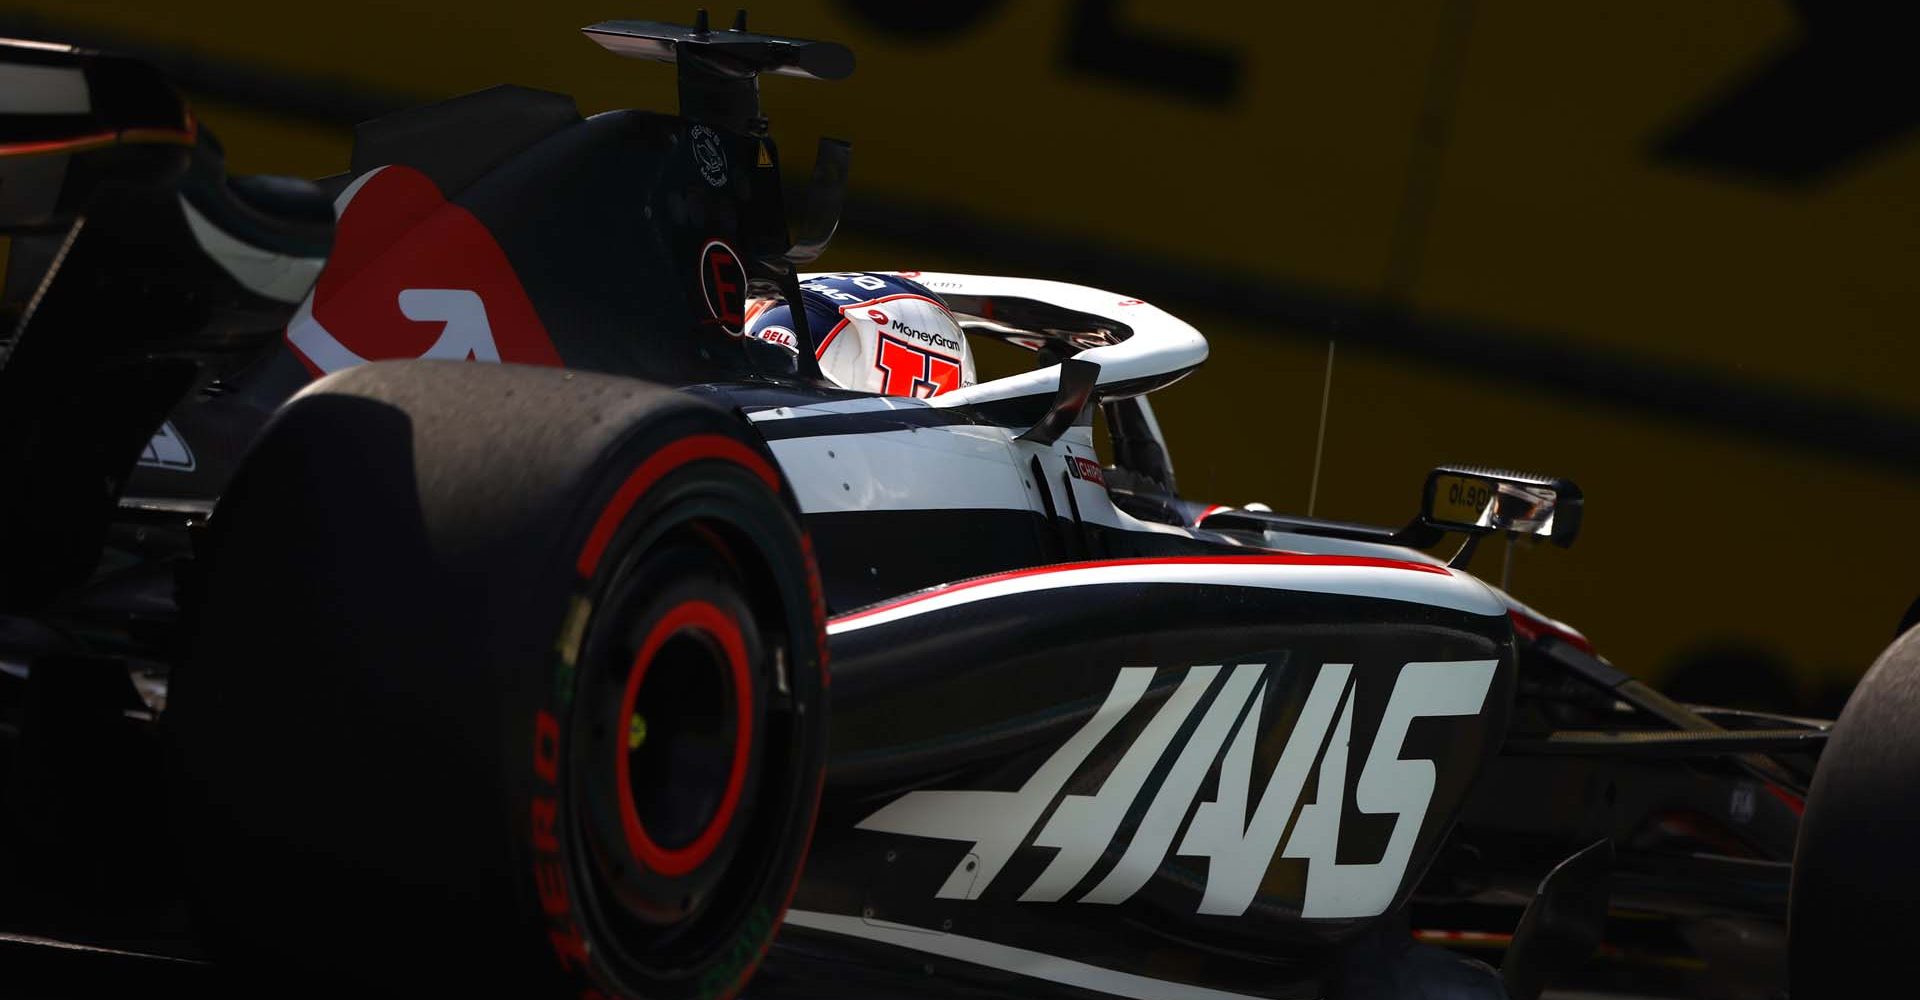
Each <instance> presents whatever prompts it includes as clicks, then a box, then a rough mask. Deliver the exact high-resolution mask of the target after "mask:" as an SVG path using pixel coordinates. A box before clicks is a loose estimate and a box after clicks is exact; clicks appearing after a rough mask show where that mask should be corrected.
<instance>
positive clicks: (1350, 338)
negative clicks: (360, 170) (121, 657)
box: [0, 16, 1920, 474]
mask: <svg viewBox="0 0 1920 1000" xmlns="http://www.w3.org/2000/svg"><path fill="white" fill-rule="evenodd" d="M0 34H4V35H10V36H14V37H26V38H44V39H52V40H60V41H68V42H74V43H77V44H82V45H91V46H96V47H100V48H111V49H115V50H117V51H120V52H124V53H127V54H129V55H134V56H139V57H142V58H145V59H148V60H150V61H152V62H153V63H155V64H156V65H157V66H159V67H160V68H161V69H162V70H163V71H165V72H166V73H167V74H168V75H169V76H171V77H172V78H173V79H175V80H176V81H178V82H179V83H180V85H181V87H182V89H184V90H187V91H189V92H190V93H192V94H197V95H201V96H205V97H208V98H212V99H215V100H219V101H222V102H225V103H229V104H232V105H234V106H236V107H241V108H249V109H253V110H261V111H271V112H273V113H275V114H277V115H279V116H280V117H283V118H293V119H298V120H302V121H305V122H308V123H311V124H315V125H321V126H327V127H332V128H341V129H348V128H351V127H352V126H353V125H355V124H358V123H359V122H361V121H364V120H366V119H368V118H372V117H377V116H378V115H380V114H384V113H386V112H388V111H392V110H395V109H398V108H402V107H408V106H411V105H414V104H421V103H426V102H427V101H429V100H432V99H433V98H431V97H420V96H412V95H399V94H392V93H382V92H376V91H371V90H365V89H361V88H358V87H356V86H354V85H349V84H342V83H339V82H338V81H332V80H322V79H313V78H307V77H302V76H296V75H291V74H286V73H282V72H280V71H276V70H268V69H264V68H261V67H259V66H257V65H252V64H241V63H237V62H230V61H226V60H220V59H214V58H210V57H205V56H202V55H199V54H196V53H192V52H186V51H181V50H174V49H168V48H164V47H158V46H153V45H149V44H143V43H140V42H137V41H134V40H130V39H124V38H111V37H105V36H101V35H98V34H88V33H84V32H79V31H69V30H66V29H63V28H61V27H59V26H56V25H53V24H51V23H49V22H46V21H43V20H40V19H35V18H23V17H19V16H0ZM796 203H799V202H796ZM842 227H843V228H842V231H843V232H859V233H860V234H861V235H862V237H863V238H868V239H874V240H877V241H880V242H885V243H894V244H897V245H899V246H901V247H903V248H917V247H921V246H925V245H926V244H927V243H928V242H929V241H930V240H933V239H938V241H939V242H940V244H941V249H942V251H943V252H944V253H949V254H953V255H956V256H965V257H972V258H975V259H977V260H979V261H980V262H981V264H980V265H979V266H981V267H983V268H986V269H990V270H993V271H996V272H999V273H1007V274H1020V275H1024V276H1030V277H1046V278H1058V279H1063V280H1070V281H1077V282H1081V283H1086V284H1092V285H1099V286H1103V287H1107V288H1111V289H1114V290H1116V291H1121V292H1125V293H1127V294H1133V295H1139V296H1141V297H1143V298H1146V299H1148V300H1150V301H1153V302H1155V303H1157V304H1160V305H1162V306H1166V307H1169V308H1172V309H1175V310H1176V311H1185V312H1191V313H1195V314H1200V315H1213V316H1232V317H1235V318H1237V319H1238V320H1239V321H1241V322H1250V323H1255V324H1259V325H1261V326H1264V327H1268V328H1270V329H1273V330H1275V331H1276V333H1278V334H1280V335H1293V336H1299V337H1302V338H1304V339H1307V340H1310V341H1312V342H1314V343H1318V342H1321V341H1324V340H1327V339H1329V338H1333V339H1337V340H1338V341H1339V342H1340V343H1341V345H1342V346H1345V347H1349V348H1356V349H1360V350H1364V351H1371V352H1374V353H1377V354H1384V355H1389V356H1392V357H1395V358H1397V359H1400V360H1403V361H1405V362H1407V363H1410V364H1417V365H1426V366H1431V367H1433V368H1435V369H1439V370H1444V371H1447V372H1448V373H1450V374H1453V375H1459V376H1468V377H1475V378H1482V379H1486V380H1489V381H1495V382H1500V383H1503V384H1504V385H1505V386H1506V387H1509V388H1515V389H1531V390H1532V391H1535V392H1539V393H1545V394H1548V395H1553V396H1560V397H1565V398H1566V399H1568V400H1569V401H1578V402H1583V403H1596V404H1600V405H1604V406H1610V407H1613V408H1616V409H1619V410H1623V411H1628V412H1632V413H1634V414H1636V415H1641V416H1651V417H1656V418H1661V419H1666V420H1672V421H1675V422H1679V423H1686V424H1692V425H1696V426H1701V427H1706V428H1709V429H1712V430H1716V431H1720V432H1722V433H1726V434H1729V435H1731V436H1736V437H1744V438H1748V439H1751V440H1755V441H1759V442H1764V443H1768V444H1772V445H1779V446H1787V447H1794V448H1801V449H1805V450H1807V451H1812V452H1816V453H1819V454H1820V455H1822V456H1825V457H1829V458H1839V459H1845V460H1850V461H1854V462H1858V463H1861V464H1865V465H1871V466H1877V467H1880V468H1883V469H1887V470H1890V471H1897V472H1901V473H1906V474H1914V473H1916V472H1920V415H1915V414H1909V413H1904V412H1899V411H1895V410H1890V409H1887V408H1884V407H1879V406H1875V405H1873V404H1870V403H1865V402H1861V401H1857V400H1853V399H1848V398H1845V397H1841V396H1835V395H1827V394H1819V393H1810V392H1806V391H1804V390H1798V389H1794V388H1790V387H1785V386H1778V385H1765V384H1759V383H1754V382H1749V381H1746V380H1742V379H1737V378H1733V377H1730V376H1728V375H1724V374H1721V373H1718V372H1714V371H1709V370H1704V369H1698V368H1690V367H1684V366H1679V365H1674V364H1671V363H1668V362H1664V361H1661V360H1658V359H1653V358H1647V357H1644V356H1638V355H1635V354H1631V353H1628V352H1622V351H1614V350H1608V349H1604V348H1598V347H1593V346H1589V345H1583V344H1578V343H1575V342H1573V339H1572V338H1570V337H1568V336H1566V335H1564V334H1561V333H1559V332H1557V331H1553V330H1547V329H1523V328H1519V327H1513V326H1502V325H1497V324H1489V323H1483V322H1478V321H1473V320H1466V319H1456V318H1450V317H1436V316H1427V315H1420V314H1416V313H1413V312H1411V311H1410V310H1408V309H1407V308H1405V307H1403V306H1400V305H1396V304H1394V303H1392V302H1391V301H1388V300H1386V299H1382V298H1373V297H1359V296H1351V295H1343V294H1340V293H1337V292H1330V291H1327V290H1324V289H1316V288H1308V287H1305V286H1299V285H1290V284H1288V283H1286V282H1285V281H1284V280H1281V279H1276V278H1273V277H1270V276H1266V275H1259V274H1254V273H1250V272H1232V271H1228V270H1225V269H1222V268H1217V267H1202V266H1199V265H1195V264H1189V263H1182V262H1178V261H1168V260H1153V259H1147V258H1144V257H1141V256H1137V255H1134V254H1131V253H1123V252H1120V251H1116V250H1113V249H1110V248H1108V247H1105V246H1103V245H1101V244H1099V243H1097V242H1095V241H1090V240H1079V239H1074V238H1071V237H1062V236H1058V235H1054V234H1049V233H1044V232H1032V231H1027V230H1023V229H1021V228H1019V227H1018V226H1013V225H1008V224H1005V223H1001V222H994V221H987V220H983V219H981V218H979V217H978V216H977V215H975V214H972V213H969V212H965V211H962V210H957V209H951V208H945V207H939V206H933V205H928V204H924V203H918V202H903V201H895V200H891V199H888V198H885V197H882V196H877V195H872V194H867V193H862V192H858V191H855V192H853V193H851V194H849V196H848V199H847V206H846V211H845V213H844V217H843V220H842ZM935 234H937V235H935Z"/></svg>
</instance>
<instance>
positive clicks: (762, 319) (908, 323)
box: [746, 272, 975, 399]
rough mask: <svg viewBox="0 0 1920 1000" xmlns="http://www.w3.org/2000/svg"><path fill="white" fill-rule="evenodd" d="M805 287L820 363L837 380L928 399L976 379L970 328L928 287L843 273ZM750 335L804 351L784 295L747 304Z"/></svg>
mask: <svg viewBox="0 0 1920 1000" xmlns="http://www.w3.org/2000/svg"><path fill="white" fill-rule="evenodd" d="M800 294H801V298H802V300H803V301H804V303H805V308H806V310H807V328H808V330H809V331H810V332H811V333H812V335H813V340H814V354H815V356H816V357H817V358H818V359H819V361H820V370H821V372H823V373H824V374H825V375H826V376H827V378H829V379H831V380H833V382H834V383H835V384H836V385H839V386H841V387H842V388H846V389H854V390H858V391H861V392H875V393H882V394H885V395H889V396H918V397H921V398H923V399H924V398H928V397H932V396H937V395H939V394H940V393H943V392H951V391H953V390H955V389H958V388H960V387H961V386H965V385H972V384H973V383H974V380H975V376H974V369H973V352H972V350H971V349H969V348H968V346H967V338H966V334H964V333H962V332H961V330H960V324H959V323H957V322H955V321H954V318H953V313H952V311H950V310H949V309H948V308H947V304H946V303H945V302H942V301H941V300H940V297H939V296H938V295H935V294H934V293H933V292H932V291H931V290H930V289H928V288H927V287H926V286H924V285H921V284H920V283H918V282H916V281H912V280H910V279H908V278H903V277H900V276H899V275H895V274H880V273H873V272H845V273H840V274H826V275H819V276H816V277H814V278H811V279H809V280H807V281H805V282H803V283H802V284H801V286H800ZM746 336H748V337H750V338H752V339H755V340H760V341H763V342H766V343H769V344H776V345H779V346H781V347H785V348H786V349H788V350H791V351H796V352H797V351H798V350H799V343H798V338H797V337H796V336H795V334H794V331H793V313H792V309H791V307H790V306H789V305H788V304H787V302H786V301H785V300H783V299H758V300H755V301H753V302H750V303H748V306H747V326H746Z"/></svg>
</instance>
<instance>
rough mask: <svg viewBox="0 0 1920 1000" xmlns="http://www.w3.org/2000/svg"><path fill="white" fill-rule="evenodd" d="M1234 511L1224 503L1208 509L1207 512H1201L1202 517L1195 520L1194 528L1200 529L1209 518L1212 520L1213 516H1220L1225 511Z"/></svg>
mask: <svg viewBox="0 0 1920 1000" xmlns="http://www.w3.org/2000/svg"><path fill="white" fill-rule="evenodd" d="M1232 509H1233V508H1232V507H1229V506H1227V505H1226V504H1223V503H1217V504H1214V505H1213V506H1211V507H1208V508H1207V509H1206V510H1203V511H1201V512H1200V516H1199V517H1196V518H1194V519H1193V526H1194V527H1196V528H1198V527H1199V526H1201V525H1202V524H1205V523H1206V521H1207V518H1210V517H1212V516H1213V515H1215V514H1218V513H1220V512H1221V511H1223V510H1232Z"/></svg>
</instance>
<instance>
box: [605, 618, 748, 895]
mask: <svg viewBox="0 0 1920 1000" xmlns="http://www.w3.org/2000/svg"><path fill="white" fill-rule="evenodd" d="M685 632H697V633H700V634H702V635H706V636H709V637H711V638H712V639H714V640H715V641H716V642H718V644H719V646H720V648H721V650H722V651H723V652H725V653H726V656H727V668H728V671H729V673H730V675H731V677H732V680H733V703H734V735H733V761H732V763H731V764H730V765H729V767H728V770H727V788H726V791H725V793H723V794H722V795H721V797H720V807H719V808H718V809H717V810H715V811H714V814H713V819H711V820H709V821H708V822H707V826H706V828H705V829H703V830H701V831H700V835H699V836H697V837H695V838H693V841H692V842H691V843H689V844H687V845H686V846H685V847H678V848H666V847H661V846H660V845H659V844H658V843H656V842H655V841H654V839H653V837H652V836H650V835H649V834H648V833H647V829H646V827H645V826H644V825H643V824H642V823H641V822H640V812H639V809H638V808H637V807H636V806H635V804H634V801H633V786H632V784H631V780H630V772H629V764H628V761H627V753H626V750H625V748H624V747H621V748H620V749H619V751H618V758H617V764H616V774H617V775H618V777H617V779H616V780H617V782H618V784H619V794H620V821H621V823H622V825H623V826H624V827H625V829H626V834H627V849H628V850H631V851H632V852H633V856H634V857H635V858H637V859H639V861H640V863H641V864H643V865H645V866H646V867H647V868H648V869H650V870H652V871H656V872H659V873H660V874H662V875H666V876H668V877H674V876H679V875H685V874H686V873H688V872H690V871H693V870H694V869H695V868H698V867H700V865H701V864H703V863H704V862H705V861H706V860H707V859H708V858H709V857H712V856H713V849H714V848H715V847H718V846H719V845H720V839H721V838H722V837H724V836H726V832H727V828H728V826H730V825H731V824H732V822H733V813H734V810H735V809H736V808H738V807H739V805H740V790H741V788H742V786H744V785H745V784H746V778H747V761H748V759H749V758H750V756H751V754H752V751H753V678H752V676H751V675H750V673H749V671H748V669H747V644H746V639H745V638H744V637H743V636H742V635H741V632H740V623H739V622H737V621H734V620H733V618H732V617H730V616H728V614H727V613H726V612H724V611H722V610H720V609H719V608H718V607H716V606H714V605H712V604H710V603H708V602H706V601H697V600H696V601H684V602H682V603H680V604H677V605H674V607H673V608H672V609H671V610H669V611H668V612H667V613H666V614H665V615H662V616H661V617H660V620H659V621H658V622H656V623H654V626H653V628H652V629H651V630H649V631H648V632H647V638H646V641H644V642H642V643H641V644H640V652H639V654H638V655H636V656H635V657H634V658H633V669H632V670H631V671H630V672H629V673H628V674H627V688H626V692H625V693H624V694H623V695H622V696H621V699H620V715H619V718H620V719H621V720H622V721H623V722H624V721H625V720H628V719H631V718H632V717H633V703H634V699H635V698H636V697H637V696H638V695H639V694H640V684H641V682H642V681H644V680H645V679H646V676H647V668H648V667H649V666H651V665H652V663H653V657H654V656H655V655H656V654H657V653H659V652H660V647H661V646H662V645H663V644H665V643H666V641H667V640H668V639H670V638H672V637H673V636H676V635H679V634H681V633H685ZM616 733H620V734H624V730H621V729H616Z"/></svg>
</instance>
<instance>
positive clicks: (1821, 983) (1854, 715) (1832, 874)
mask: <svg viewBox="0 0 1920 1000" xmlns="http://www.w3.org/2000/svg"><path fill="white" fill-rule="evenodd" d="M1916 719H1920V627H1916V628H1913V629H1910V630H1909V631H1907V633H1906V634H1905V635H1903V636H1901V637H1900V638H1899V639H1897V640H1895V641H1894V643H1893V645H1891V646H1889V647H1888V648H1887V650H1886V651H1885V652H1884V653H1882V654H1881V655H1880V658H1879V659H1878V660H1877V661H1875V663H1874V664H1873V666H1872V668H1871V669H1869V670H1868V671H1867V673H1866V676H1865V677H1863V678H1861V680H1860V683H1859V685H1858V686H1857V687H1856V688H1855V689H1854V691H1853V694H1852V696H1851V697H1849V698H1848V699H1847V705H1846V708H1845V709H1844V710H1842V711H1841V713H1840V718H1839V719H1838V720H1836V721H1835V722H1834V725H1833V733H1832V736H1831V737H1830V738H1829V740H1828V743H1827V746H1826V749H1825V750H1823V751H1822V752H1821V755H1820V762H1819V765H1818V767H1817V768H1816V769H1815V771H1814V776H1813V785H1812V787H1811V788H1810V789H1809V791H1808V794H1807V803H1806V813H1805V815H1804V816H1803V817H1802V818H1801V821H1800V835H1799V840H1798V842H1797V844H1796V846H1795V850H1794V859H1793V888H1792V893H1791V897H1790V903H1789V910H1790V912H1789V916H1788V941H1789V948H1788V963H1789V964H1788V970H1789V975H1790V977H1791V995H1792V996H1793V997H1794V1000H1819V998H1824V997H1836V998H1838V997H1860V996H1876V995H1883V994H1884V993H1885V992H1886V990H1887V988H1888V984H1891V983H1898V982H1902V981H1905V979H1906V978H1907V977H1908V975H1909V972H1908V968H1909V961H1908V954H1907V949H1908V948H1910V947H1911V944H1912V941H1913V938H1914V936H1915V935H1916V934H1917V933H1920V907H1917V906H1916V901H1920V861H1917V860H1916V853H1915V852H1916V850H1920V726H1916V725H1915V720H1916Z"/></svg>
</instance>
